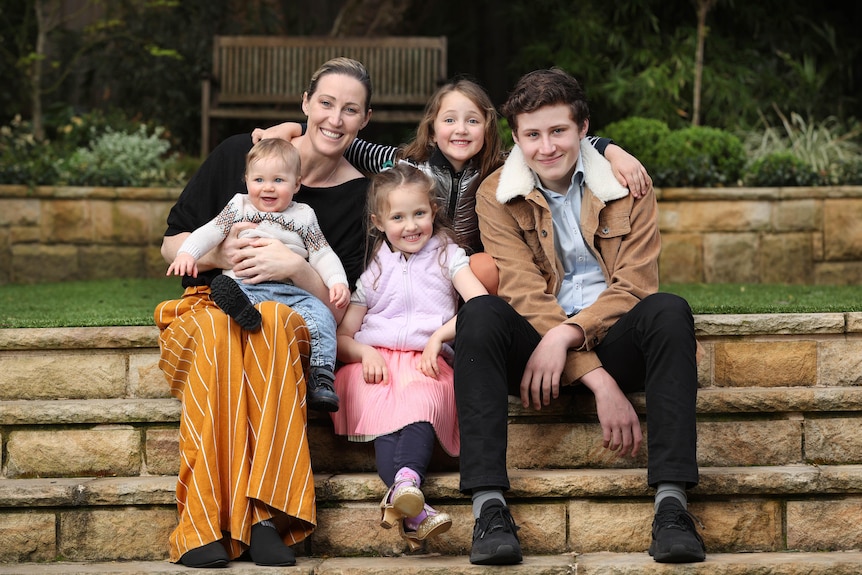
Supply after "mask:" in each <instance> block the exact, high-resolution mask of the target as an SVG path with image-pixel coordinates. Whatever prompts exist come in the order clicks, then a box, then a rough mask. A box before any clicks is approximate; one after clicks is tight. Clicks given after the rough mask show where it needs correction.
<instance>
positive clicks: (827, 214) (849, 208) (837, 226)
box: [823, 199, 862, 261]
mask: <svg viewBox="0 0 862 575" xmlns="http://www.w3.org/2000/svg"><path fill="white" fill-rule="evenodd" d="M823 251H824V257H825V259H826V260H828V261H842V260H853V261H859V260H860V259H862V200H859V199H840V200H839V199H836V200H831V201H829V202H826V205H825V206H824V208H823Z"/></svg>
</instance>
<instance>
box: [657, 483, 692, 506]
mask: <svg viewBox="0 0 862 575" xmlns="http://www.w3.org/2000/svg"><path fill="white" fill-rule="evenodd" d="M666 497H676V498H677V499H678V500H679V502H680V503H682V506H683V508H684V509H688V496H687V495H686V494H685V484H684V483H674V482H672V481H666V482H663V483H659V484H658V489H656V492H655V510H656V511H658V505H659V503H661V502H662V501H664V499H665V498H666Z"/></svg>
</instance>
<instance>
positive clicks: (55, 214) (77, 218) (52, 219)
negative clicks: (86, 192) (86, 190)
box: [41, 199, 104, 244]
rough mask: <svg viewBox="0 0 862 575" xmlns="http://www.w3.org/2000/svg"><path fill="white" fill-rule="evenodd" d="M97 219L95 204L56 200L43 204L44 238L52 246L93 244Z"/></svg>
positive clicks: (98, 218) (72, 200)
mask: <svg viewBox="0 0 862 575" xmlns="http://www.w3.org/2000/svg"><path fill="white" fill-rule="evenodd" d="M103 219H104V218H102V217H95V216H94V214H93V203H92V202H91V201H89V200H81V199H56V200H53V201H43V202H42V222H41V223H42V238H43V241H44V242H45V243H50V244H82V243H89V242H92V241H93V240H94V239H95V237H94V233H93V225H94V221H95V222H99V221H102V220H103Z"/></svg>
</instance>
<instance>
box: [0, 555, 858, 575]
mask: <svg viewBox="0 0 862 575" xmlns="http://www.w3.org/2000/svg"><path fill="white" fill-rule="evenodd" d="M860 565H862V553H859V552H847V553H845V552H831V553H829V552H821V553H735V554H733V553H730V554H728V553H719V554H708V555H707V558H706V561H704V562H703V563H694V564H689V565H684V566H683V565H662V564H659V563H655V562H654V561H653V560H652V558H651V557H649V556H648V555H647V554H646V553H631V554H628V553H596V554H593V553H587V554H583V555H574V554H565V555H549V556H527V557H525V558H524V562H523V563H522V564H520V565H515V566H509V567H495V566H484V567H483V566H479V565H471V564H470V563H469V561H468V559H467V557H466V556H458V557H439V556H434V555H422V556H410V557H388V558H386V559H381V558H377V557H369V558H365V557H363V558H332V559H316V558H302V557H301V558H299V559H298V560H297V565H296V566H295V567H267V568H261V567H256V566H255V565H254V564H252V563H246V562H238V561H235V562H233V563H231V564H230V568H229V572H230V573H233V574H236V575H252V574H259V573H271V574H274V575H396V574H397V575H418V574H422V575H498V574H502V573H505V574H507V575H509V574H511V575H572V574H575V573H576V574H578V575H633V574H635V573H636V574H638V575H658V574H665V573H686V574H697V575H701V574H702V575H750V574H752V573H756V574H758V575H858V574H859V572H860ZM0 573H3V574H4V575H175V574H177V573H190V571H189V569H188V568H186V567H183V566H180V565H173V564H171V563H168V562H166V561H131V562H110V563H70V562H60V563H50V564H36V563H29V564H2V563H0ZM194 573H195V574H198V575H222V574H224V573H225V570H224V569H196V570H194Z"/></svg>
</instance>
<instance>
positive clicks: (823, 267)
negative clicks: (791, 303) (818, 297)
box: [814, 262, 862, 285]
mask: <svg viewBox="0 0 862 575" xmlns="http://www.w3.org/2000/svg"><path fill="white" fill-rule="evenodd" d="M814 283H815V284H816V285H860V284H862V262H824V263H815V265H814Z"/></svg>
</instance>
